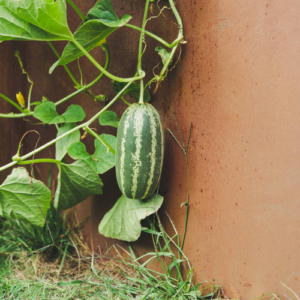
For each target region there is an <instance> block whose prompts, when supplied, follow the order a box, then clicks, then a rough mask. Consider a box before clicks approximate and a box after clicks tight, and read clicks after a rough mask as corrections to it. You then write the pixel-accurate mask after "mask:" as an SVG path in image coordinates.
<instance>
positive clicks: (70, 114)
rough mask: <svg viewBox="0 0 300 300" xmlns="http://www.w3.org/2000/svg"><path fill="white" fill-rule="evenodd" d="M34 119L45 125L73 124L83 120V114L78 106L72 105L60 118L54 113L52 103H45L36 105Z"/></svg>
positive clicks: (54, 107) (54, 109)
mask: <svg viewBox="0 0 300 300" xmlns="http://www.w3.org/2000/svg"><path fill="white" fill-rule="evenodd" d="M33 115H34V117H36V118H37V119H39V120H41V121H42V122H44V123H47V124H58V123H75V122H81V121H82V120H83V119H84V118H85V112H84V110H83V109H82V107H81V106H80V105H76V104H72V105H70V106H69V107H68V108H67V110H66V111H65V112H64V113H63V114H62V115H61V116H60V115H59V114H58V113H57V112H56V106H55V104H54V103H53V102H51V101H47V102H44V103H41V104H39V105H37V106H36V107H35V109H34V114H33Z"/></svg>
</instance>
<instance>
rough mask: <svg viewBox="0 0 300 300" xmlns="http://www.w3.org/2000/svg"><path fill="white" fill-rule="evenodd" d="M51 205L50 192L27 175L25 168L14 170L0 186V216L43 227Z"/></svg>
mask: <svg viewBox="0 0 300 300" xmlns="http://www.w3.org/2000/svg"><path fill="white" fill-rule="evenodd" d="M50 203H51V191H50V190H49V189H48V188H47V187H46V186H45V185H44V184H43V183H42V182H41V181H39V180H36V179H33V178H31V177H30V176H29V175H28V172H27V171H26V169H25V168H15V169H13V171H12V173H11V174H10V175H9V176H8V177H7V178H6V180H5V181H4V182H3V184H2V185H1V186H0V215H2V216H4V217H6V218H18V219H22V220H26V221H28V222H30V223H31V224H33V225H37V226H41V227H43V226H44V223H45V216H46V214H47V211H48V209H49V208H50Z"/></svg>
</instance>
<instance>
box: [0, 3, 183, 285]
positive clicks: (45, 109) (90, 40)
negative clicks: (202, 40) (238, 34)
mask: <svg viewBox="0 0 300 300" xmlns="http://www.w3.org/2000/svg"><path fill="white" fill-rule="evenodd" d="M169 1H170V7H171V9H172V11H173V12H174V15H175V17H176V20H177V22H178V24H179V28H180V29H179V36H178V38H177V39H176V40H175V41H174V42H173V43H172V44H169V43H167V42H166V41H164V40H163V39H161V38H160V37H158V36H156V35H154V34H153V33H151V32H148V31H146V30H145V27H146V23H147V14H148V10H149V3H150V2H152V0H147V1H146V3H145V12H144V16H143V20H142V24H141V28H139V27H137V26H132V25H129V24H128V22H129V21H130V19H131V16H130V15H124V16H123V17H122V18H121V19H119V18H118V16H117V15H116V13H115V11H114V9H113V5H112V1H111V0H98V1H97V2H96V4H95V5H94V7H93V8H92V9H91V10H90V11H89V12H88V13H87V16H86V17H85V18H84V16H83V14H82V13H81V12H80V10H79V8H78V7H77V6H76V5H75V4H74V3H73V2H72V0H67V2H68V3H69V4H70V5H71V7H72V8H73V9H75V11H76V12H77V13H78V14H79V15H80V17H81V19H82V20H83V22H82V23H81V24H80V25H79V26H78V28H77V30H76V32H75V33H74V34H72V33H71V32H70V29H69V27H68V23H67V11H66V0H14V1H11V0H0V43H1V42H3V41H9V40H16V41H47V42H48V44H49V45H50V47H51V48H52V50H53V51H54V53H55V54H56V56H57V57H58V61H57V62H56V63H55V64H54V65H53V66H52V67H51V69H50V72H52V71H53V70H54V68H55V67H56V66H58V65H64V68H65V70H66V72H67V74H68V75H69V76H70V78H71V79H72V81H73V82H74V83H75V89H76V91H75V92H73V93H72V94H70V95H67V96H66V97H64V98H63V99H61V100H59V101H57V102H56V103H53V102H51V101H49V100H48V99H46V98H44V97H43V99H42V101H35V102H33V103H32V102H31V95H32V91H33V82H32V81H31V80H29V83H30V84H31V85H30V88H29V92H28V95H26V103H27V108H26V109H21V108H20V107H19V106H18V105H17V104H16V103H15V101H13V100H11V99H9V98H8V97H6V96H4V95H2V94H1V95H0V97H1V98H2V99H4V100H5V101H7V102H9V103H10V104H11V105H13V106H15V107H16V108H17V109H18V110H19V111H20V113H8V114H0V117H7V118H24V117H26V121H30V120H29V119H27V118H28V117H30V116H34V117H35V118H37V119H38V120H41V121H42V122H43V123H44V125H45V124H55V125H56V126H55V127H56V128H57V130H58V132H57V136H56V139H55V140H52V141H49V142H47V143H46V144H44V145H41V146H40V145H38V146H36V147H35V148H34V150H33V151H31V152H30V153H27V154H24V155H23V156H21V155H20V153H19V152H20V151H19V150H20V147H19V150H18V157H15V156H14V158H13V161H12V162H11V163H9V164H7V165H6V166H4V167H0V172H1V171H3V170H5V169H7V168H9V167H11V166H14V165H16V164H22V165H29V164H36V163H43V162H44V163H54V164H56V165H57V166H58V168H59V175H58V178H57V185H56V186H57V188H56V193H55V199H54V206H55V209H56V210H58V213H59V211H61V210H65V209H68V208H71V207H73V206H75V205H76V204H78V203H80V202H82V201H83V200H85V199H86V198H87V197H89V196H92V195H95V194H101V193H102V186H103V184H102V181H101V179H100V178H99V175H98V174H103V173H105V172H106V171H108V170H109V169H111V168H113V167H114V166H115V148H116V138H115V137H114V136H112V135H106V134H102V135H98V134H97V133H96V132H94V131H93V130H92V129H91V125H92V123H93V122H94V121H96V120H98V119H99V122H100V125H102V126H103V125H109V126H113V127H118V124H119V121H120V120H119V119H118V117H117V116H116V114H115V113H114V112H112V111H106V110H107V109H108V108H109V107H111V106H112V104H113V103H115V102H116V101H117V100H118V98H122V100H123V101H124V102H125V103H127V104H128V105H129V103H128V102H126V100H125V99H124V96H125V95H129V96H130V97H133V98H134V99H135V100H136V101H139V100H140V101H141V102H143V101H144V102H148V101H150V100H151V96H150V93H149V92H148V91H147V90H146V89H144V86H146V87H148V86H149V84H150V83H151V82H153V81H158V82H160V81H161V80H162V79H161V78H159V77H158V76H155V77H154V78H152V79H151V80H150V82H149V83H148V84H144V77H145V76H146V74H145V72H144V71H143V69H142V57H143V53H144V52H143V41H144V35H145V34H147V35H149V36H150V37H152V38H154V39H156V40H157V41H159V42H160V43H162V44H163V45H166V46H167V47H169V48H172V52H171V54H169V55H171V56H173V55H174V53H175V50H176V47H177V46H178V42H179V41H180V40H182V38H183V35H182V24H181V21H180V16H179V14H178V12H177V10H176V7H175V4H174V2H173V0H169ZM123 26H128V27H131V28H132V29H135V30H138V31H140V39H139V47H138V65H137V73H136V74H135V75H134V77H130V78H122V77H117V76H114V75H112V74H110V73H109V72H108V71H107V68H108V66H109V62H110V54H109V48H108V46H107V43H106V38H107V37H108V36H109V35H110V34H112V33H113V32H114V31H115V30H117V29H118V28H121V27H123ZM180 35H181V36H180ZM177 40H178V42H177ZM50 41H67V42H68V43H67V45H66V47H65V49H64V51H63V53H62V56H61V57H60V55H59V54H58V52H57V51H56V49H55V47H54V46H53V45H52V44H51V43H50ZM97 46H101V48H102V49H103V50H104V52H105V55H106V63H105V67H102V66H101V65H100V64H99V63H98V62H97V61H96V60H95V59H94V58H93V57H92V56H91V55H90V54H89V53H88V52H89V51H90V50H92V49H93V48H94V47H97ZM84 54H85V56H86V57H87V58H88V59H89V60H90V62H92V63H93V64H94V66H96V67H97V68H98V69H99V70H100V71H101V72H102V73H101V74H100V75H99V76H98V77H97V78H96V79H95V80H94V81H93V82H91V83H89V84H87V85H85V84H84V83H83V79H82V78H83V75H82V73H81V70H80V73H81V78H80V83H79V82H78V81H77V80H76V76H74V75H73V74H72V73H71V71H70V70H69V69H68V67H67V66H66V64H68V63H69V62H72V61H74V60H75V59H77V58H79V57H81V56H82V55H84ZM159 54H160V55H161V56H162V55H165V56H166V55H167V54H166V53H165V52H159ZM16 56H17V57H18V58H19V64H20V66H21V69H22V72H23V73H25V74H27V72H26V71H25V70H24V68H23V63H22V61H21V59H20V56H18V55H16ZM171 56H168V57H167V59H168V63H166V64H167V65H168V64H169V62H170V59H169V58H171ZM166 68H167V66H166ZM27 75H28V74H27ZM103 75H106V76H107V77H109V78H110V79H111V80H113V81H114V82H113V88H114V90H115V91H116V93H117V96H116V97H114V98H113V99H112V100H111V102H110V103H108V104H107V105H106V106H105V107H103V108H101V110H99V111H98V112H97V113H96V114H95V115H94V116H93V117H92V118H90V120H88V121H85V122H84V123H82V124H80V125H77V124H76V123H77V122H81V121H83V120H84V118H85V116H86V115H85V112H84V110H83V109H82V107H81V106H79V105H71V106H69V107H68V108H67V110H66V111H65V112H64V113H63V114H62V115H59V114H58V113H57V111H56V106H58V105H60V104H62V103H64V102H66V101H67V100H69V99H71V98H72V97H74V96H76V95H78V94H79V93H82V92H85V93H86V94H87V95H89V96H90V97H92V98H93V99H94V100H95V101H99V102H104V101H106V100H108V97H106V96H105V95H102V94H99V95H98V96H94V95H93V93H92V92H91V90H90V88H91V87H92V86H93V85H94V84H95V83H96V82H98V81H99V80H100V79H101V78H102V76H103ZM28 79H29V77H28ZM116 80H117V81H116ZM137 80H140V85H139V84H138V83H136V82H135V81H137ZM157 86H158V85H157ZM121 91H122V92H121ZM141 93H144V97H143V98H144V99H139V98H140V94H141ZM142 100H143V101H142ZM99 105H100V106H101V104H99ZM33 108H34V111H32V109H33ZM39 124H41V123H36V122H35V123H33V125H39ZM58 124H59V125H58ZM80 129H84V130H85V134H90V135H92V136H93V137H94V138H95V142H94V143H95V153H94V154H93V155H91V154H89V153H87V151H86V148H85V145H84V144H83V143H81V142H80V131H79V130H80ZM25 136H26V134H25V135H24V136H23V137H22V140H23V138H24V137H25ZM62 136H63V137H62ZM22 140H21V141H20V143H19V145H20V146H21V145H22ZM53 144H55V148H56V149H55V150H56V152H55V158H56V160H54V159H52V158H42V159H41V158H39V159H35V158H34V155H35V154H36V153H38V152H40V151H42V150H44V149H46V148H47V147H49V146H50V145H53ZM67 153H69V155H70V156H71V157H72V158H74V159H75V160H76V161H75V162H74V163H73V164H70V165H68V164H66V163H62V161H63V159H64V157H65V156H66V154H67ZM30 157H31V158H32V160H28V161H26V159H29V158H30ZM50 169H51V170H52V165H51V168H50ZM48 182H50V183H51V182H52V171H51V172H50V173H49V176H48ZM51 196H52V195H51V192H50V191H49V189H48V188H47V187H46V186H45V185H44V184H43V183H42V182H39V181H37V180H35V179H31V178H30V177H29V175H28V174H27V172H26V171H25V169H23V168H19V169H14V170H13V171H12V173H11V175H10V176H8V178H7V179H6V180H5V182H4V183H3V185H2V186H0V215H2V216H4V217H7V218H17V222H19V221H20V222H25V223H26V224H30V226H31V225H32V224H33V225H32V226H36V225H38V226H43V224H44V216H43V214H44V215H45V214H46V212H47V211H48V209H49V206H50V202H51ZM145 197H146V196H145ZM122 199H123V200H122ZM127 200H128V199H127ZM161 203H162V197H161V196H159V195H157V196H156V198H155V199H154V198H150V199H148V200H147V201H146V202H145V201H144V202H142V201H139V200H136V201H133V202H132V200H131V203H129V202H128V203H127V201H125V200H124V197H123V198H121V199H119V201H118V202H117V205H116V206H115V207H114V208H113V210H111V211H110V212H109V213H108V214H107V215H106V217H105V219H104V221H105V222H104V223H103V222H102V223H101V224H102V225H101V226H102V227H101V230H103V232H104V233H105V234H107V235H108V236H112V237H116V238H118V237H120V238H121V239H124V240H131V241H133V240H134V239H137V238H138V236H139V235H140V232H141V225H140V220H141V219H143V218H145V217H146V216H148V215H149V214H151V213H153V212H156V211H157V210H158V208H159V207H160V206H161ZM38 204H39V205H38ZM39 206H40V207H39ZM39 209H41V211H42V212H40V211H39ZM119 209H121V211H119ZM123 209H124V212H123ZM118 213H120V214H122V215H123V217H122V218H123V219H122V226H123V229H122V230H120V231H119V233H117V231H115V230H118V226H119V224H120V222H119V223H118V222H116V224H111V222H114V221H113V220H114V219H116V220H117V215H118ZM124 218H125V219H126V220H125V219H124ZM19 219H20V220H19ZM22 220H23V221H22ZM118 221H120V220H118ZM124 228H125V230H124ZM111 230H112V231H111ZM65 249H67V247H66V248H65ZM65 254H66V252H64V254H63V257H65ZM0 286H1V284H0Z"/></svg>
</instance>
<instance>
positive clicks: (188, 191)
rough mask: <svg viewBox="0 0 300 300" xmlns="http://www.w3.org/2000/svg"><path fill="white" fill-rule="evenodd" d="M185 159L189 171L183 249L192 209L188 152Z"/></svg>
mask: <svg viewBox="0 0 300 300" xmlns="http://www.w3.org/2000/svg"><path fill="white" fill-rule="evenodd" d="M185 161H186V172H187V201H186V203H187V205H186V210H185V221H184V232H183V237H182V243H181V247H180V248H181V250H182V249H183V246H184V241H185V236H186V231H187V223H188V216H189V209H190V175H189V160H188V155H187V153H186V155H185Z"/></svg>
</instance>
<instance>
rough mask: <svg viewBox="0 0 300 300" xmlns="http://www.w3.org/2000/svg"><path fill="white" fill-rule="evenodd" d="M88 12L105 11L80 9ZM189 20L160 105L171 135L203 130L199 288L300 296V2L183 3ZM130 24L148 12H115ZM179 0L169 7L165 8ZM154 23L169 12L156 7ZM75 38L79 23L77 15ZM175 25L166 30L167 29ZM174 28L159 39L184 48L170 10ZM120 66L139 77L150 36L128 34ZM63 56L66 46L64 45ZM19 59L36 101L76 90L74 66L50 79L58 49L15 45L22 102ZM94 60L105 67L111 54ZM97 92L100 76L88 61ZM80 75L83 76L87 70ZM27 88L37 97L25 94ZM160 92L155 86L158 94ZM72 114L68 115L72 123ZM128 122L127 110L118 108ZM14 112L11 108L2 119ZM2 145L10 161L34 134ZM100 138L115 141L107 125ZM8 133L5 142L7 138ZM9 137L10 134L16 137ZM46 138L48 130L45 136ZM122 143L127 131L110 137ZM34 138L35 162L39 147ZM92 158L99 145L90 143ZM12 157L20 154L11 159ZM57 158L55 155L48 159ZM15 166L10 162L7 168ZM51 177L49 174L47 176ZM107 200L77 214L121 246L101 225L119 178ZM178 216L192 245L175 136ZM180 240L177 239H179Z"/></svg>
mask: <svg viewBox="0 0 300 300" xmlns="http://www.w3.org/2000/svg"><path fill="white" fill-rule="evenodd" d="M75 2H76V3H77V4H78V5H79V7H80V8H81V9H82V10H83V11H84V12H87V10H88V8H90V7H91V6H92V5H93V4H94V2H95V1H92V0H86V1H79V0H78V1H75ZM177 2H178V9H179V11H180V13H181V15H182V18H183V21H184V26H185V39H186V40H187V41H188V43H187V45H185V46H184V47H183V49H182V50H183V51H182V55H181V59H180V60H179V62H178V65H177V68H176V69H175V70H173V71H172V72H171V73H170V75H169V77H168V78H167V79H166V80H165V81H164V82H163V83H162V86H161V88H160V89H159V90H158V92H157V93H156V94H155V95H154V96H153V102H152V103H153V105H154V106H155V107H156V108H158V110H159V111H160V113H161V115H162V118H163V120H164V126H165V127H166V128H167V127H169V128H171V130H172V131H174V132H176V127H175V124H174V121H173V117H172V115H173V114H174V115H175V116H176V119H177V121H178V123H179V126H180V128H181V130H182V132H183V137H184V139H185V140H186V139H187V138H188V129H189V126H190V123H191V122H193V124H194V128H193V132H192V138H191V147H190V149H189V158H190V176H191V189H190V192H191V195H190V196H191V197H190V202H191V208H190V216H189V223H188V233H187V239H186V244H185V252H186V254H187V256H188V257H189V258H190V260H191V263H192V264H193V265H194V267H195V272H196V275H197V280H198V281H201V280H204V279H207V280H212V279H215V280H216V282H217V283H219V284H222V285H223V286H224V288H225V289H226V292H227V295H228V296H230V297H240V298H242V299H251V298H254V297H258V296H260V295H262V294H263V293H267V292H271V291H281V292H284V293H286V292H285V290H284V289H283V287H282V286H281V284H280V282H281V281H284V282H286V283H287V284H288V286H290V287H291V288H292V289H294V290H295V291H296V292H297V293H298V294H300V271H299V266H300V256H299V252H300V200H299V199H300V184H299V178H300V139H299V134H300V100H299V99H300V85H299V82H300V67H299V66H300V56H299V50H300V32H299V31H300V18H299V11H300V3H299V1H296V0H286V1H268V0H266V1H261V0H254V1H245V0H244V1H233V0H227V1H218V0H210V1H207V0H206V1H204V0H193V1H191V0H179V1H177ZM113 3H114V6H115V8H116V11H117V13H118V15H119V16H121V15H123V14H125V13H130V14H131V15H132V16H133V17H134V18H133V21H132V23H133V24H137V25H138V24H140V21H141V16H142V11H143V1H133V0H128V1H121V0H114V1H113ZM165 4H167V1H165V0H164V1H163V0H161V1H160V5H161V6H163V5H165ZM153 12H154V13H157V9H156V8H155V6H154V9H153ZM69 16H70V24H71V27H72V29H75V28H76V26H77V24H78V23H79V22H80V20H79V18H78V17H77V16H76V15H75V14H74V13H73V12H72V11H71V10H70V11H69ZM165 18H166V19H165ZM165 18H164V17H161V18H159V19H158V20H157V22H155V23H154V22H152V21H151V22H149V30H152V31H153V32H155V33H157V34H158V35H161V36H162V37H164V38H166V39H168V40H169V41H172V39H173V38H175V37H176V30H177V28H176V25H175V24H173V23H172V22H171V21H173V18H172V16H171V14H169V12H168V11H165ZM108 43H109V46H110V49H111V55H112V63H111V66H110V69H109V70H110V72H112V73H113V74H117V75H121V74H122V75H124V76H132V75H133V74H134V73H135V65H136V54H137V43H138V34H137V33H136V32H133V31H132V30H131V29H128V28H122V29H120V30H119V31H118V32H116V33H114V34H113V35H112V36H111V37H109V39H108ZM158 45H159V44H158V43H156V42H155V41H153V40H151V39H148V38H147V51H146V54H145V59H144V67H145V69H146V71H147V72H148V73H149V74H150V73H151V72H152V67H153V66H154V65H156V64H157V63H158V62H159V57H158V56H157V55H156V54H155V53H153V52H154V47H155V46H158ZM56 46H57V47H58V48H59V49H60V50H62V49H63V46H64V44H63V43H56ZM16 48H17V49H19V50H20V51H21V56H22V57H24V62H25V67H26V69H27V70H28V71H29V73H30V74H31V77H32V78H33V80H34V81H35V90H34V94H33V95H34V100H35V101H37V100H40V98H41V97H42V95H44V96H47V97H48V98H49V99H50V100H52V101H56V100H59V99H60V98H61V97H63V96H64V95H67V94H68V93H70V92H71V91H72V90H73V85H72V82H71V81H70V80H69V79H68V77H67V76H66V74H65V71H64V69H63V68H62V67H60V68H58V69H57V70H56V71H55V72H54V73H53V75H51V76H49V75H48V69H49V67H50V66H51V64H52V63H53V62H54V61H55V56H54V55H53V54H52V52H51V50H50V49H49V47H48V45H47V44H44V43H4V44H1V46H0V51H1V74H2V75H1V82H0V88H1V91H0V92H3V93H8V95H10V96H11V97H13V96H14V94H15V93H16V92H18V91H19V90H21V89H22V91H23V92H24V91H25V89H27V90H28V85H27V87H26V80H25V78H24V76H23V77H22V79H21V76H20V75H18V74H19V73H18V72H19V71H18V67H17V64H16V63H15V62H13V63H12V61H13V59H14V58H13V50H14V49H16ZM92 53H93V55H94V56H95V58H97V59H98V60H99V61H100V62H102V63H103V60H104V56H103V54H102V53H101V52H100V51H99V50H93V52H92ZM82 66H83V71H84V74H85V77H84V78H85V82H86V83H87V82H90V81H91V80H92V79H93V78H95V77H96V76H97V70H96V69H95V68H94V67H93V66H92V65H91V64H90V63H89V62H88V61H87V60H85V59H82ZM70 68H71V70H72V71H74V73H76V74H78V73H77V67H76V63H74V64H71V65H70ZM25 87H26V88H25ZM152 89H153V87H152ZM93 91H94V92H95V93H96V94H97V93H98V94H102V93H104V94H107V95H108V96H109V97H110V98H112V97H113V95H114V92H113V90H112V87H111V83H110V80H108V79H104V80H103V81H102V82H101V83H100V84H97V86H96V87H95V88H94V89H93ZM72 103H78V104H81V105H83V106H84V107H85V109H86V112H87V118H89V117H91V116H92V115H93V114H94V112H95V111H96V110H99V109H101V107H102V106H103V105H102V104H99V103H94V101H93V100H91V99H90V98H89V97H88V96H87V95H79V96H77V97H76V98H75V99H74V101H73V102H72ZM65 108H66V105H64V106H62V107H60V111H61V112H63V111H64V109H65ZM113 109H116V111H117V112H118V114H119V116H121V113H122V111H123V110H124V109H125V106H124V105H123V104H122V103H117V104H115V105H114V107H113ZM2 111H8V106H4V105H3V102H1V112H2ZM0 122H1V133H0V134H1V135H0V139H1V144H3V143H5V144H6V139H5V138H4V137H7V136H8V138H9V140H10V141H12V142H10V143H11V144H10V147H11V149H12V150H9V151H8V150H7V148H6V147H5V150H3V151H4V152H1V154H2V160H3V162H4V161H7V160H8V159H9V157H10V156H11V154H13V153H14V152H15V150H16V143H15V142H13V140H11V136H12V135H11V134H10V133H11V130H14V131H13V132H14V135H13V137H14V139H17V138H18V137H19V136H20V132H21V133H24V132H25V131H26V130H29V129H31V128H33V126H32V125H31V124H30V123H25V124H26V127H24V125H19V124H24V123H22V122H21V123H20V122H13V121H12V120H6V121H5V122H3V121H1V120H0ZM95 127H97V129H98V132H104V130H103V129H100V126H99V125H97V124H96V125H95ZM3 128H4V131H3V130H2V129H3ZM7 128H9V129H7ZM34 128H35V129H36V127H34ZM39 131H40V133H41V134H42V140H41V143H44V142H46V141H47V140H49V139H50V138H51V137H54V135H55V130H54V128H50V130H47V129H41V128H39ZM105 132H109V133H115V129H105ZM34 141H35V137H34V136H31V137H29V138H28V139H27V140H26V142H25V145H26V151H29V150H30V149H32V147H33V142H34ZM86 141H87V144H88V149H90V150H91V151H92V139H91V138H88V139H87V140H86ZM11 151H12V152H11ZM49 155H52V156H53V155H54V149H53V148H52V149H50V152H49V153H48V154H47V152H44V153H43V154H40V155H39V157H46V156H49ZM4 157H5V158H4ZM40 174H41V175H40V176H41V177H42V179H43V180H46V178H47V166H45V167H44V168H43V167H40ZM103 180H104V184H105V188H104V195H103V196H99V197H93V198H91V199H87V200H86V201H85V202H84V203H83V204H80V205H78V206H77V212H78V214H79V216H80V217H81V218H83V217H85V216H89V221H88V224H87V227H86V229H85V235H86V237H87V238H88V240H91V241H93V247H94V248H96V247H97V246H98V245H100V246H101V247H105V245H106V244H107V245H111V244H113V243H116V242H117V241H114V240H108V239H104V238H103V237H101V236H100V235H99V234H98V233H97V227H98V224H99V222H100V220H101V218H102V216H103V215H104V214H105V213H106V212H107V210H108V209H109V208H110V207H112V206H113V204H114V201H115V200H116V199H117V197H118V196H119V192H118V191H117V189H116V181H115V175H114V171H113V170H112V171H111V172H109V173H108V174H106V175H105V176H104V178H103ZM161 192H162V193H164V196H165V202H164V206H163V208H162V209H161V213H160V214H161V216H162V218H163V219H164V221H165V225H166V227H167V228H169V226H168V222H167V220H166V218H165V217H164V216H165V214H164V211H167V212H168V213H169V215H170V216H171V218H172V220H173V222H174V223H175V225H176V227H177V229H178V230H179V232H180V233H181V234H182V231H183V225H184V214H185V210H184V208H180V205H181V203H182V202H184V201H185V199H186V175H185V160H184V156H183V154H182V153H181V152H180V149H179V147H178V146H177V145H176V143H175V142H174V140H173V139H172V138H171V137H170V136H169V135H168V134H166V157H165V164H164V171H163V177H162V184H161ZM169 229H170V228H169ZM150 245H151V241H149V240H148V241H147V240H146V239H145V238H144V237H143V238H142V240H141V241H140V242H138V243H136V244H135V247H136V249H137V251H138V252H139V253H141V252H142V251H145V250H147V249H149V247H150Z"/></svg>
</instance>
